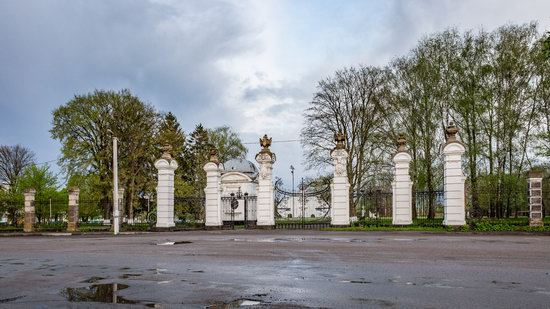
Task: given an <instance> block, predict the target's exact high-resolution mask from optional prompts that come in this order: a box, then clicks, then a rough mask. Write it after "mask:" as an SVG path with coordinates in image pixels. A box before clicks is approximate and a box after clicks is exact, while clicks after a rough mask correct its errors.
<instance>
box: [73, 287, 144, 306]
mask: <svg viewBox="0 0 550 309" xmlns="http://www.w3.org/2000/svg"><path fill="white" fill-rule="evenodd" d="M127 288H128V285H126V284H118V283H106V284H92V285H91V286H89V287H86V288H67V289H65V291H64V292H63V293H62V294H63V296H65V298H67V300H68V301H71V302H100V303H114V304H137V302H136V301H133V300H128V299H125V298H123V297H120V296H118V295H117V291H119V290H124V289H127Z"/></svg>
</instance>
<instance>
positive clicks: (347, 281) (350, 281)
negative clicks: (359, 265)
mask: <svg viewBox="0 0 550 309" xmlns="http://www.w3.org/2000/svg"><path fill="white" fill-rule="evenodd" d="M340 282H342V283H360V284H367V283H372V281H366V280H341V281H340Z"/></svg>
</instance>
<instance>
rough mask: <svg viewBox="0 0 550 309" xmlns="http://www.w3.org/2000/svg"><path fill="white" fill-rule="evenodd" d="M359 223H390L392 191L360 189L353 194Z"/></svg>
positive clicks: (376, 224) (366, 224)
mask: <svg viewBox="0 0 550 309" xmlns="http://www.w3.org/2000/svg"><path fill="white" fill-rule="evenodd" d="M353 201H354V203H355V209H356V210H357V217H358V218H359V224H361V225H365V226H369V225H375V226H383V225H391V224H392V193H391V192H386V191H382V190H374V191H360V192H357V193H355V194H354V195H353Z"/></svg>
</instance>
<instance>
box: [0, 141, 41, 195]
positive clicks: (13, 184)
mask: <svg viewBox="0 0 550 309" xmlns="http://www.w3.org/2000/svg"><path fill="white" fill-rule="evenodd" d="M32 163H34V153H33V152H32V151H31V150H30V149H28V148H26V147H23V146H21V145H15V146H0V182H1V184H2V185H5V186H7V187H8V188H9V189H8V190H9V191H10V192H14V191H15V190H16V189H17V182H18V179H19V177H21V175H22V174H23V170H24V169H25V167H27V166H29V165H31V164H32Z"/></svg>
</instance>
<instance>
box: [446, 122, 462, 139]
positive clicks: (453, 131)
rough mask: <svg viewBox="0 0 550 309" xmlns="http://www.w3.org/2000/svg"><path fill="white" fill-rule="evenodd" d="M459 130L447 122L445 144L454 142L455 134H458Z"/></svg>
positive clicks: (452, 123)
mask: <svg viewBox="0 0 550 309" xmlns="http://www.w3.org/2000/svg"><path fill="white" fill-rule="evenodd" d="M458 131H459V129H458V127H457V126H456V125H455V123H454V122H453V121H450V122H449V125H448V126H447V127H446V128H445V133H446V134H447V143H453V142H456V141H457V139H456V134H457V133H458Z"/></svg>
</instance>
